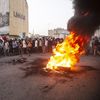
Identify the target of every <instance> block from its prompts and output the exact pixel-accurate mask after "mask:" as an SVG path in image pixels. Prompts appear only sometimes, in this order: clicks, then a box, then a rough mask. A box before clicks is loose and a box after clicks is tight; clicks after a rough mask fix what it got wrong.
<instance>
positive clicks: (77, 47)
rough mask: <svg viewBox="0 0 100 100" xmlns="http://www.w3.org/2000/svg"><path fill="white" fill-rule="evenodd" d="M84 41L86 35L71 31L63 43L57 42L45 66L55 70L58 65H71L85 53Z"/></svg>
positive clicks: (68, 66)
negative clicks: (78, 34)
mask: <svg viewBox="0 0 100 100" xmlns="http://www.w3.org/2000/svg"><path fill="white" fill-rule="evenodd" d="M85 43H86V37H85V38H83V37H82V36H76V34H75V33H73V32H71V33H70V35H69V36H67V37H66V39H65V40H64V42H63V43H60V44H57V46H56V48H55V49H53V54H54V55H53V56H51V57H50V60H49V62H48V64H47V66H46V68H47V69H51V70H56V69H57V68H58V67H67V68H70V67H73V66H74V65H75V64H76V63H77V62H78V61H79V58H80V56H81V55H82V54H84V53H85V49H84V44H85Z"/></svg>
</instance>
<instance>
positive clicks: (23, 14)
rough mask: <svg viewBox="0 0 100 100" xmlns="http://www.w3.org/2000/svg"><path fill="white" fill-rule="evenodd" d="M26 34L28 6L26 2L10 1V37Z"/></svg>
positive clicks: (19, 0) (24, 0)
mask: <svg viewBox="0 0 100 100" xmlns="http://www.w3.org/2000/svg"><path fill="white" fill-rule="evenodd" d="M20 33H26V34H28V5H27V3H26V0H10V35H19V34H20Z"/></svg>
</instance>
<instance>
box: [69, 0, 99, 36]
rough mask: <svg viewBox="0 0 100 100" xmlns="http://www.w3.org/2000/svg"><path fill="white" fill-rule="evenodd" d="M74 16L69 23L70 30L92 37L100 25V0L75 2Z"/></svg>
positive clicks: (75, 0) (77, 0)
mask: <svg viewBox="0 0 100 100" xmlns="http://www.w3.org/2000/svg"><path fill="white" fill-rule="evenodd" d="M73 8H74V10H75V12H74V16H73V17H72V18H71V19H70V20H69V22H68V30H69V31H72V32H75V33H78V34H88V35H92V34H93V33H94V31H95V30H96V29H97V28H98V27H99V25H100V0H73Z"/></svg>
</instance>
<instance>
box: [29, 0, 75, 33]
mask: <svg viewBox="0 0 100 100" xmlns="http://www.w3.org/2000/svg"><path fill="white" fill-rule="evenodd" d="M27 2H28V6H29V32H31V33H32V32H33V30H34V33H35V34H47V33H48V29H54V28H58V27H61V28H67V21H68V19H69V18H70V17H71V16H73V9H72V0H27Z"/></svg>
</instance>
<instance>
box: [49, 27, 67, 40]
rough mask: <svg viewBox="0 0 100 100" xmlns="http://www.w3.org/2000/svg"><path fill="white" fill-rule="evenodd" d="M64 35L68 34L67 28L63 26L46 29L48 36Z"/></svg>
mask: <svg viewBox="0 0 100 100" xmlns="http://www.w3.org/2000/svg"><path fill="white" fill-rule="evenodd" d="M66 35H69V32H68V31H67V29H63V28H56V29H53V30H48V36H51V37H55V38H64V37H65V36H66Z"/></svg>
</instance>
